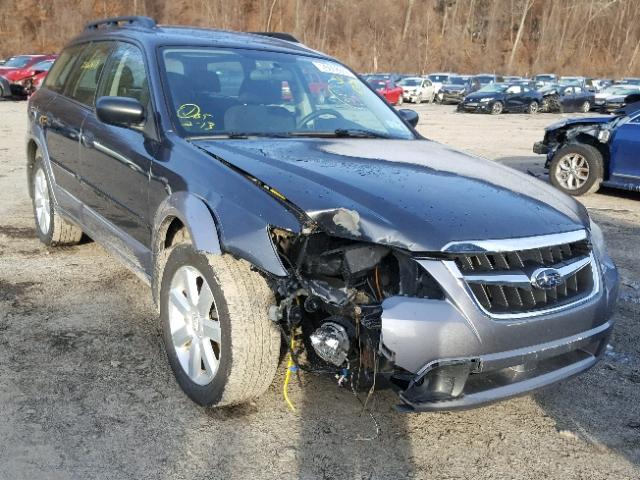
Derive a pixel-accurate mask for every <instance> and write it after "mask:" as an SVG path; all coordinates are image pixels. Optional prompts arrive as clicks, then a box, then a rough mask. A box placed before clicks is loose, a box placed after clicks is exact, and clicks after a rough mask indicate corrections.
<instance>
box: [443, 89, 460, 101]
mask: <svg viewBox="0 0 640 480" xmlns="http://www.w3.org/2000/svg"><path fill="white" fill-rule="evenodd" d="M440 94H441V95H442V103H460V102H461V101H462V99H463V98H464V97H465V94H464V93H462V92H461V93H455V92H443V91H440Z"/></svg>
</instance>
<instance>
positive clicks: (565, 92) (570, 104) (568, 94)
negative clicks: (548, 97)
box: [560, 87, 578, 112]
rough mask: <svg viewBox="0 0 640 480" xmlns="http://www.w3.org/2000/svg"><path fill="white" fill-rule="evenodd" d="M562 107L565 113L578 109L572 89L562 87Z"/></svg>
mask: <svg viewBox="0 0 640 480" xmlns="http://www.w3.org/2000/svg"><path fill="white" fill-rule="evenodd" d="M561 92H562V93H561V97H560V99H561V101H562V107H563V108H564V111H565V112H575V111H576V109H577V108H578V105H577V100H576V94H575V92H574V88H573V87H564V88H563V89H562V90H561Z"/></svg>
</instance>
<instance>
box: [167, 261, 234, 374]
mask: <svg viewBox="0 0 640 480" xmlns="http://www.w3.org/2000/svg"><path fill="white" fill-rule="evenodd" d="M169 325H170V328H171V338H172V340H173V347H174V348H175V351H176V356H177V357H178V361H179V362H180V366H181V367H182V369H183V370H184V372H185V373H186V374H187V375H188V376H189V378H190V379H191V381H192V382H194V383H196V384H198V385H207V384H208V383H211V381H212V380H213V379H214V377H215V376H216V373H217V371H218V367H219V366H220V353H221V343H220V342H221V337H222V335H221V329H220V322H219V320H218V310H217V308H216V305H215V300H214V298H213V292H212V291H211V287H210V286H209V284H208V283H207V280H206V278H205V277H204V275H202V273H200V272H199V271H198V270H197V269H196V268H194V267H191V266H188V265H186V266H182V267H180V268H179V269H178V270H177V271H176V273H175V274H174V276H173V278H172V279H171V287H170V290H169Z"/></svg>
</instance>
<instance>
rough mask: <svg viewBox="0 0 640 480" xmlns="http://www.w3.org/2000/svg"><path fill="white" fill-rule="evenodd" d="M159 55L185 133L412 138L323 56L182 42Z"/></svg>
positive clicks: (391, 114) (387, 109)
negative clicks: (191, 46) (180, 44)
mask: <svg viewBox="0 0 640 480" xmlns="http://www.w3.org/2000/svg"><path fill="white" fill-rule="evenodd" d="M162 59H163V63H164V70H165V75H166V84H167V85H168V97H169V101H170V111H171V112H172V116H173V121H174V124H175V125H176V129H177V130H178V132H179V133H180V134H181V135H182V136H185V137H199V136H217V135H222V136H238V137H239V136H240V135H241V134H243V135H247V136H248V135H267V136H269V135H271V136H280V135H283V136H305V135H308V136H313V135H331V136H350V135H348V132H352V131H353V132H359V133H360V134H369V135H370V136H381V137H390V138H415V137H414V135H413V133H412V132H411V130H410V129H409V128H408V127H407V126H406V125H405V124H404V123H403V122H402V120H401V119H400V118H399V117H398V115H396V114H395V113H394V111H393V110H392V109H391V108H390V107H389V105H388V104H387V103H386V102H385V101H384V100H382V99H381V98H380V97H379V96H378V95H376V94H375V93H374V92H372V91H371V90H370V89H369V88H368V87H367V86H366V85H365V84H364V83H363V82H362V81H361V80H360V79H359V78H358V77H357V76H356V75H355V74H353V73H352V72H351V71H350V70H348V69H347V68H345V67H344V66H342V65H340V64H338V63H335V62H332V61H329V60H324V59H319V58H313V57H306V56H300V55H291V54H284V53H276V52H265V51H257V50H240V49H233V50H231V49H222V48H220V49H216V48H188V47H175V48H174V47H167V48H164V49H163V50H162ZM371 83H372V84H375V83H377V81H373V82H371ZM382 83H384V81H383V82H382ZM345 132H347V135H345ZM363 136H366V135H363Z"/></svg>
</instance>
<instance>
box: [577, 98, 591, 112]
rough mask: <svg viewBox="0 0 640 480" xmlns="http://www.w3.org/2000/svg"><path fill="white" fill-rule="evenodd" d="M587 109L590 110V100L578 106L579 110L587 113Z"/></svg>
mask: <svg viewBox="0 0 640 480" xmlns="http://www.w3.org/2000/svg"><path fill="white" fill-rule="evenodd" d="M589 110H591V102H589V101H588V100H587V101H585V102H584V103H583V104H582V105H581V106H580V111H581V112H582V113H589Z"/></svg>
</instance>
